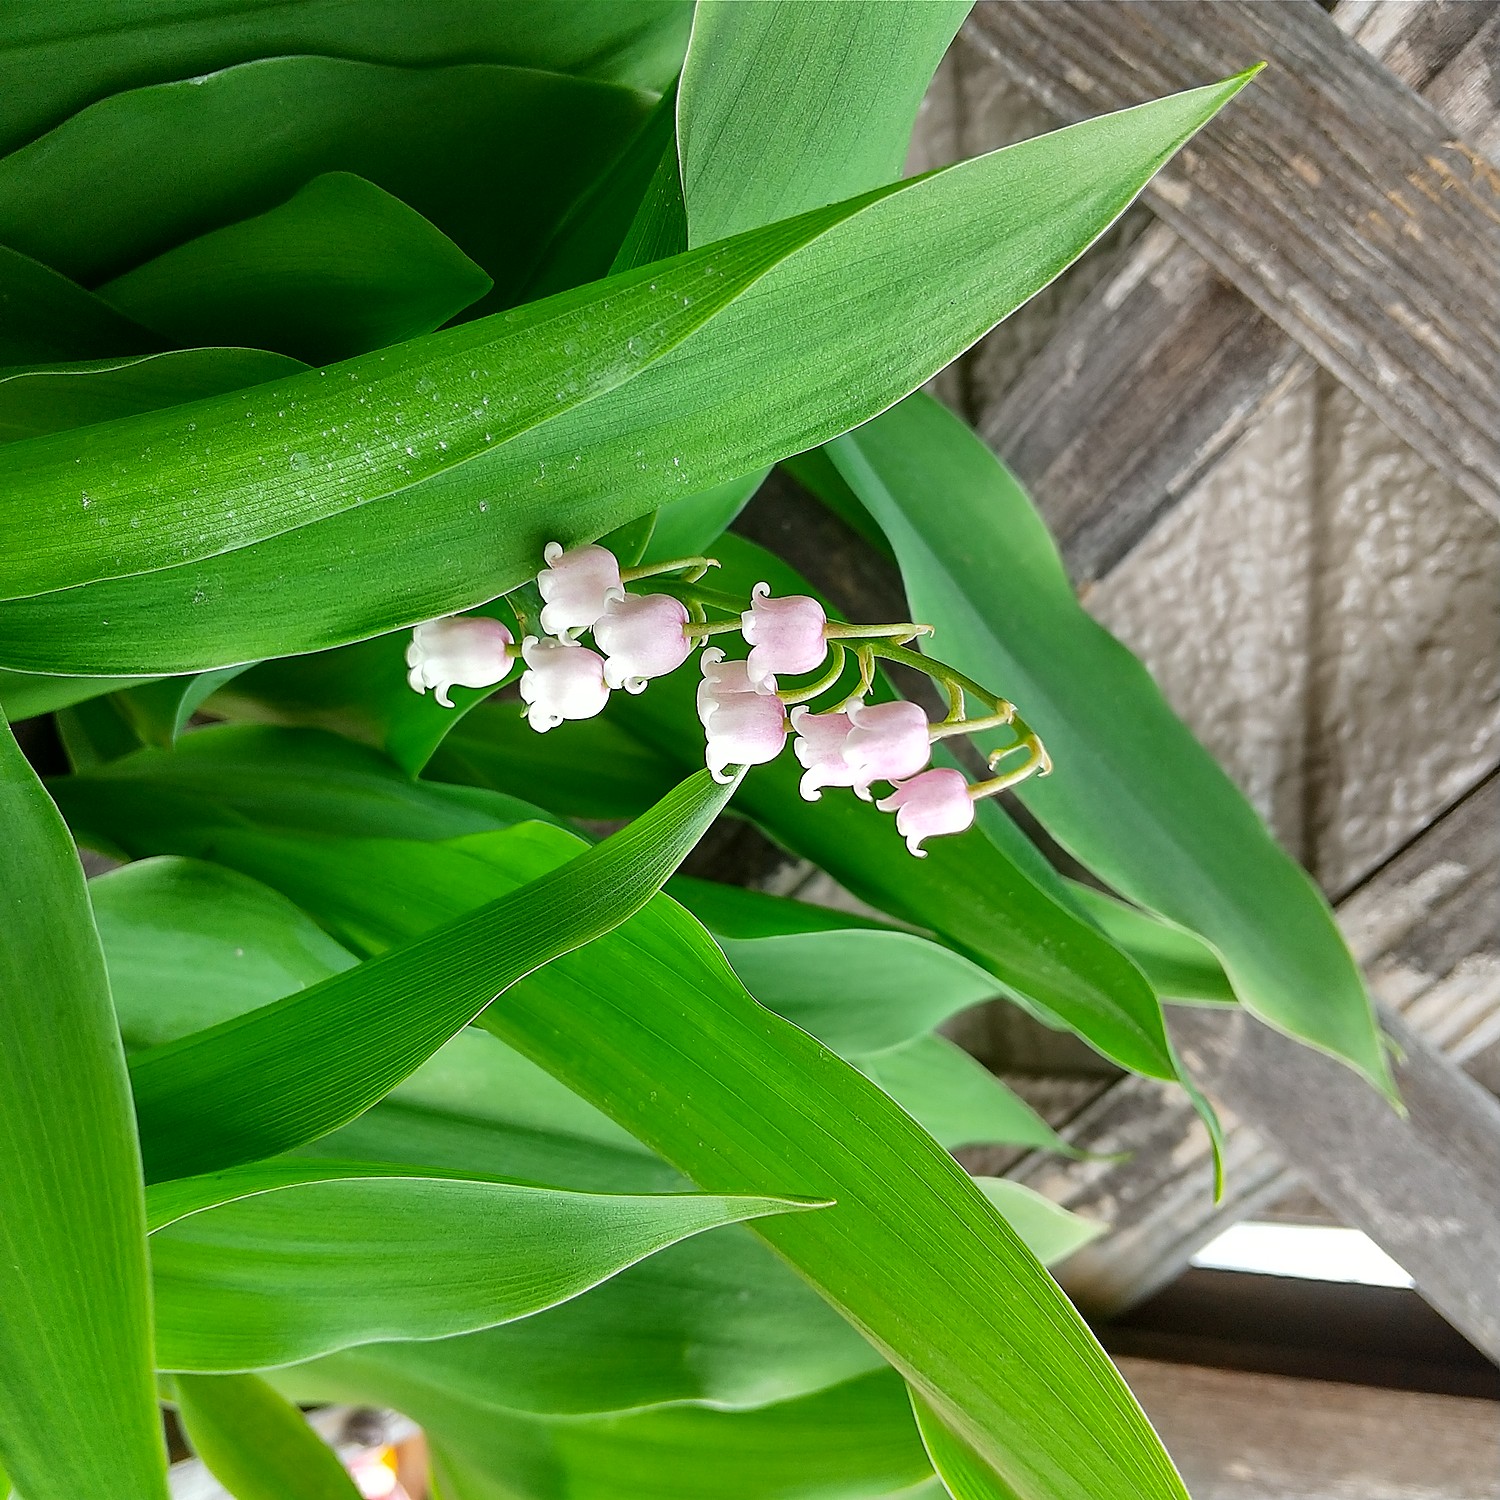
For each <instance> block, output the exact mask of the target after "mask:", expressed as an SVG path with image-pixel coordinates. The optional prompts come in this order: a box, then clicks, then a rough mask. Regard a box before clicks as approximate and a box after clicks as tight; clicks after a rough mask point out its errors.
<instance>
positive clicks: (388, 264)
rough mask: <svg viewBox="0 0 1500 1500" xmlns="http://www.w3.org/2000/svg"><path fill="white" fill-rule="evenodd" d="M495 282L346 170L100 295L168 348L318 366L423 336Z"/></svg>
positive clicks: (152, 263)
mask: <svg viewBox="0 0 1500 1500" xmlns="http://www.w3.org/2000/svg"><path fill="white" fill-rule="evenodd" d="M491 285H492V283H491V281H490V278H489V277H488V276H487V275H485V273H484V272H483V271H482V270H480V268H479V267H478V266H476V265H475V264H474V262H473V261H472V260H470V259H469V257H468V256H467V255H465V254H464V253H463V251H462V250H460V249H459V248H458V246H457V245H455V244H454V243H453V241H452V240H450V239H449V238H448V237H447V236H446V235H444V234H441V233H439V231H438V230H436V229H434V228H433V226H432V225H431V224H429V223H428V222H427V220H426V219H424V218H423V217H422V216H421V215H420V214H418V213H415V212H414V211H413V210H412V209H410V208H408V207H407V206H406V205H405V204H404V203H402V202H401V200H400V199H399V198H393V197H392V196H391V195H390V194H389V193H387V192H383V191H382V190H381V189H380V188H378V187H376V186H375V185H374V184H373V183H370V182H366V181H365V180H364V178H363V177H356V176H354V175H353V173H350V172H326V173H324V174H323V175H322V176H321V177H314V178H313V180H312V181H311V182H309V183H308V184H307V186H306V187H303V188H301V189H299V190H298V191H297V192H296V193H294V194H293V195H292V196H291V197H290V198H288V199H287V200H286V202H285V203H282V204H279V205H278V206H277V207H275V208H272V209H269V210H267V212H265V213H263V214H258V215H256V216H255V217H254V218H249V219H243V220H241V221H240V222H239V223H237V224H229V225H226V226H225V227H224V228H223V229H215V230H212V231H210V232H209V233H208V234H205V235H200V236H199V237H198V238H197V239H195V240H189V241H188V242H187V243H186V244H183V245H178V246H176V248H174V249H172V250H168V251H167V252H166V253H165V254H163V255H158V256H157V257H156V259H155V260H149V261H147V262H146V264H145V265H143V266H137V267H136V268H135V269H134V270H133V271H127V272H126V273H125V274H124V275H123V276H117V277H116V278H115V279H114V280H113V281H108V282H106V283H105V284H104V285H103V286H102V287H100V288H99V295H100V296H101V297H102V298H103V299H104V300H105V301H106V302H108V303H109V304H110V306H111V307H116V308H118V309H119V310H120V311H121V312H123V313H124V314H126V316H127V317H131V318H134V319H135V320H136V322H138V323H140V324H142V325H143V326H144V327H146V328H149V329H151V330H152V332H153V333H157V334H160V335H161V337H162V338H163V339H165V340H167V341H168V342H170V343H173V344H247V345H250V346H252V347H255V348H262V349H275V350H278V351H280V352H281V353H282V354H290V355H292V356H294V357H295V358H297V359H300V360H305V361H306V362H307V363H308V364H313V365H326V364H332V363H333V362H334V361H335V360H338V359H347V358H349V357H350V356H351V355H354V354H364V353H366V352H367V351H368V350H371V349H379V348H382V347H384V346H385V345H386V344H395V343H399V342H400V341H401V340H402V339H408V338H412V337H414V336H415V335H417V334H419V333H431V332H432V330H433V329H434V328H439V327H441V326H442V325H443V324H444V323H446V322H447V321H448V319H449V318H452V317H454V316H455V315H457V314H458V313H460V312H462V311H463V309H464V308H466V307H468V306H469V305H470V304H471V303H474V302H477V301H478V300H479V298H481V297H482V296H484V294H485V293H486V292H487V291H489V289H490V286H491ZM277 373H278V374H279V373H282V372H280V371H278V372H277ZM268 378H269V377H268Z"/></svg>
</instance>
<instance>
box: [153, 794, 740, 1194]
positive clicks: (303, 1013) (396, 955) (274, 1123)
mask: <svg viewBox="0 0 1500 1500" xmlns="http://www.w3.org/2000/svg"><path fill="white" fill-rule="evenodd" d="M729 793H730V789H729V788H727V787H723V786H719V785H718V784H717V783H715V782H714V781H713V780H712V779H711V778H710V777H709V775H708V773H707V772H706V771H704V772H701V773H699V774H698V775H696V776H694V777H692V778H691V779H690V780H688V781H686V782H684V783H683V784H682V786H680V787H678V788H677V789H675V790H674V791H673V792H671V793H669V794H668V795H667V796H666V797H665V798H663V799H662V801H661V802H660V803H658V804H657V806H656V807H655V808H654V809H653V810H652V811H651V812H650V813H648V814H647V815H646V816H645V817H643V818H640V819H637V820H636V822H634V823H632V824H631V825H630V826H629V827H628V828H627V829H625V830H624V831H623V832H621V833H618V834H616V835H615V836H614V837H613V838H610V839H606V840H605V842H604V843H602V844H598V845H596V846H595V847H594V848H592V849H589V850H588V851H587V852H586V853H584V854H581V855H579V857H578V858H577V859H575V860H573V861H571V862H570V863H569V864H568V865H566V866H565V867H563V868H562V869H558V870H554V871H552V872H551V873H549V874H547V875H545V876H543V877H542V878H541V879H539V880H536V881H533V882H532V883H531V884H530V885H528V886H524V887H522V888H521V889H520V890H518V891H516V892H514V893H512V894H510V895H508V896H502V897H500V898H499V899H498V900H497V901H494V902H492V903H490V905H488V906H486V907H483V908H481V909H480V910H479V911H477V912H473V913H470V914H468V915H466V916H463V917H459V918H457V919H455V920H454V921H453V922H451V923H449V924H447V925H446V926H444V927H443V928H440V929H439V930H438V931H436V932H434V933H432V934H430V935H428V936H427V937H424V938H420V939H418V940H417V941H416V942H414V943H411V944H409V945H407V946H406V947H403V948H397V949H394V950H392V951H391V952H389V953H385V954H382V955H381V956H380V957H379V958H376V959H372V960H371V961H370V962H368V963H365V964H361V965H360V966H359V967H358V968H357V969H353V970H350V971H349V972H347V973H345V974H336V975H334V976H333V977H332V978H330V979H327V980H324V981H323V982H322V983H321V984H319V985H315V986H313V988H311V989H309V990H304V991H303V992H302V993H300V994H297V995H291V996H288V997H287V998H286V999H284V1000H281V1001H278V1002H277V1003H276V1004H275V1005H271V1006H266V1007H264V1008H263V1009H261V1010H259V1011H256V1012H253V1013H252V1014H250V1015H247V1016H242V1017H238V1018H236V1019H234V1020H232V1021H226V1022H224V1023H222V1024H221V1025H218V1026H215V1027H212V1028H211V1029H210V1030H208V1031H205V1032H199V1033H197V1034H195V1035H194V1036H191V1037H186V1038H184V1039H182V1040H181V1041H179V1042H172V1043H168V1044H167V1045H165V1046H163V1047H159V1048H155V1049H153V1050H152V1051H150V1052H147V1053H144V1054H142V1055H140V1056H139V1057H137V1058H136V1059H135V1060H134V1062H133V1064H132V1067H131V1082H132V1085H133V1087H134V1091H135V1103H136V1116H137V1119H138V1121H139V1123H140V1129H141V1147H142V1154H143V1156H144V1158H145V1166H146V1176H147V1180H148V1181H160V1180H162V1179H163V1178H167V1177H183V1176H189V1175H192V1174H195V1173H200V1172H204V1171H208V1170H214V1169H217V1168H220V1167H227V1166H233V1165H235V1164H236V1163H239V1162H245V1161H254V1160H256V1159H258V1158H260V1157H263V1156H270V1155H273V1154H275V1153H276V1152H278V1151H284V1150H287V1149H289V1148H290V1147H292V1146H296V1145H299V1144H301V1143H302V1142H303V1141H307V1140H311V1139H313V1138H315V1137H317V1136H319V1135H323V1134H326V1133H327V1132H328V1131H330V1130H333V1129H334V1128H336V1127H337V1126H339V1125H342V1124H343V1123H345V1122H346V1121H348V1120H351V1119H353V1118H354V1117H355V1116H356V1115H358V1114H360V1113H361V1112H362V1111H364V1110H365V1109H368V1108H369V1106H370V1105H371V1104H373V1103H375V1101H376V1100H378V1099H379V1098H381V1097H382V1096H383V1095H384V1094H385V1093H387V1092H388V1091H389V1090H390V1089H391V1088H392V1087H393V1086H394V1085H395V1084H396V1083H398V1082H399V1081H400V1080H401V1079H402V1078H404V1077H406V1076H407V1075H408V1074H410V1073H411V1072H413V1071H414V1070H415V1068H416V1067H417V1066H418V1065H419V1064H420V1063H421V1062H423V1061H424V1060H425V1059H426V1058H428V1057H430V1056H431V1055H432V1054H433V1053H434V1052H435V1051H437V1049H438V1048H439V1047H440V1046H441V1045H442V1044H443V1043H444V1042H445V1041H447V1039H448V1038H449V1037H450V1036H452V1035H453V1034H454V1033H455V1032H456V1031H458V1030H459V1029H460V1028H461V1027H462V1026H464V1025H466V1024H467V1023H468V1022H469V1021H471V1020H473V1019H474V1017H475V1016H476V1015H477V1014H478V1013H479V1012H480V1011H482V1010H483V1009H484V1008H485V1007H486V1006H487V1005H489V1004H490V1002H491V1001H493V1000H494V999H495V998H496V997H497V996H498V995H500V994H502V993H504V991H505V990H506V989H507V988H508V987H510V986H512V985H514V984H515V983H516V981H517V980H519V979H521V978H523V977H524V976H525V975H527V974H529V973H530V972H531V971H532V970H533V969H536V968H539V967H540V966H541V965H543V964H545V963H547V962H549V961H550V960H551V959H553V958H555V957H557V956H558V955H559V954H561V953H566V952H568V951H569V950H570V949H572V948H576V947H578V946H580V945H581V944H583V943H587V942H588V941H589V940H590V939H591V938H594V937H597V936H598V935H599V934H600V933H603V932H607V931H608V930H609V929H610V928H611V927H613V926H615V925H617V924H618V923H620V922H622V921H624V920H625V919H626V918H627V917H628V916H630V915H631V913H632V912H634V911H637V910H639V909H640V907H641V906H642V904H643V903H645V902H646V901H647V900H649V898H650V897H651V895H652V894H653V893H654V892H655V891H657V890H659V889H660V887H661V884H662V882H663V881H664V880H665V879H666V878H667V876H668V875H670V874H671V873H672V871H673V870H674V869H675V868H676V867H677V865H678V864H679V863H681V861H682V859H683V858H684V857H685V856H686V855H687V853H688V851H689V850H691V849H692V847H693V845H694V844H696V843H697V841H698V839H699V837H700V836H701V835H702V832H703V830H704V829H705V828H706V827H707V826H708V825H709V823H710V822H712V820H713V818H714V816H715V815H716V814H717V813H718V811H719V810H720V808H722V807H723V805H724V802H725V801H726V800H727V799H728V796H729Z"/></svg>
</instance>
